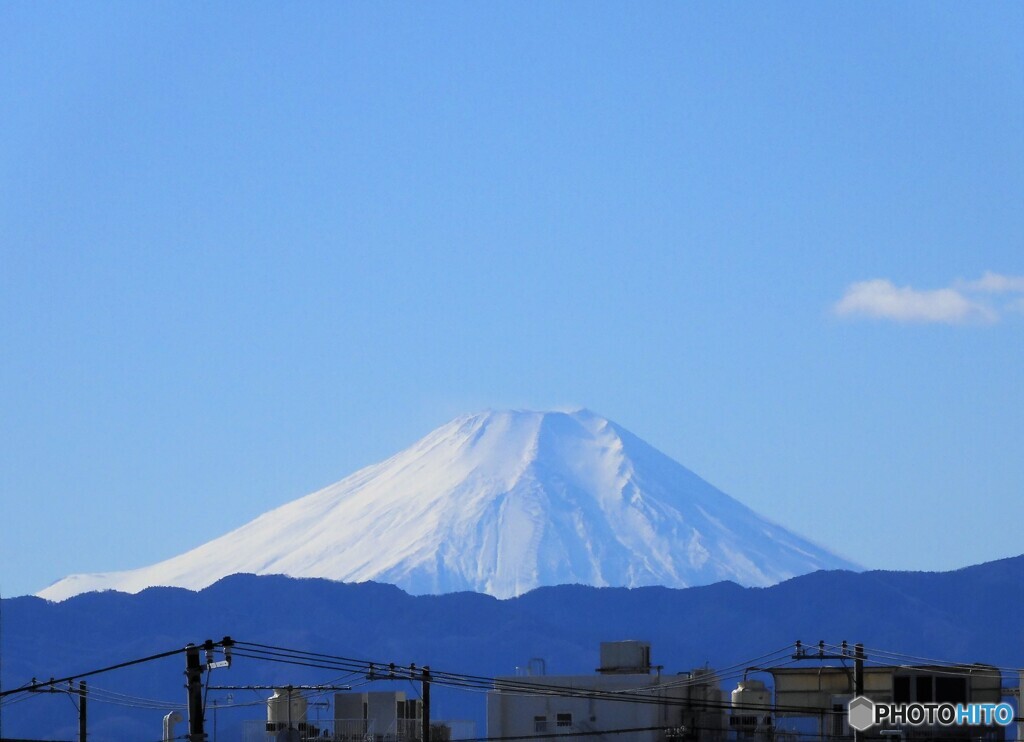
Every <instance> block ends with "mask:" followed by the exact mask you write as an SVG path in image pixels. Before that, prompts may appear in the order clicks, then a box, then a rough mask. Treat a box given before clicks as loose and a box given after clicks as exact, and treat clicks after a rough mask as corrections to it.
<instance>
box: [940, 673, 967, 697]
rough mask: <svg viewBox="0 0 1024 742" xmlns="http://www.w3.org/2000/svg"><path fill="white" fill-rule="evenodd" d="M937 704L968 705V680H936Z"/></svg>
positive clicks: (945, 678)
mask: <svg viewBox="0 0 1024 742" xmlns="http://www.w3.org/2000/svg"><path fill="white" fill-rule="evenodd" d="M935 701H936V703H967V678H951V677H937V678H935Z"/></svg>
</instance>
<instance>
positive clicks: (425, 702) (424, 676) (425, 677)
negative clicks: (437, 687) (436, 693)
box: [420, 665, 430, 742]
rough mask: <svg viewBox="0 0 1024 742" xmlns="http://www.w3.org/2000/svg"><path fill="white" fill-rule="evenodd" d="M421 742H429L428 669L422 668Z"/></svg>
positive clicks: (426, 667)
mask: <svg viewBox="0 0 1024 742" xmlns="http://www.w3.org/2000/svg"><path fill="white" fill-rule="evenodd" d="M420 677H421V679H422V680H423V694H422V695H423V734H422V737H423V742H430V667H429V666H427V665H424V666H423V673H422V675H421V676H420Z"/></svg>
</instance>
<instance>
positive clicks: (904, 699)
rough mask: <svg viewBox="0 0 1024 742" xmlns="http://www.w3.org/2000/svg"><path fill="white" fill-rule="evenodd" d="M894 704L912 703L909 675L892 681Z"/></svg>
mask: <svg viewBox="0 0 1024 742" xmlns="http://www.w3.org/2000/svg"><path fill="white" fill-rule="evenodd" d="M892 702H893V703H910V676H909V675H897V676H896V677H894V678H893V679H892Z"/></svg>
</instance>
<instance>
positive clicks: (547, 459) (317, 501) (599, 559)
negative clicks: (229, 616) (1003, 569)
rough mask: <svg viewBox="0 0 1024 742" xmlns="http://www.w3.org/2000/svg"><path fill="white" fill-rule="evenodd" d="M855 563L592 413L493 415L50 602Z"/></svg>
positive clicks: (674, 581)
mask: <svg viewBox="0 0 1024 742" xmlns="http://www.w3.org/2000/svg"><path fill="white" fill-rule="evenodd" d="M819 569H857V567H856V565H854V564H852V563H850V562H848V561H846V560H844V559H842V558H841V557H838V556H836V555H834V554H832V553H830V552H828V551H826V550H825V549H823V548H822V547H820V546H817V545H815V544H813V543H811V542H810V541H808V540H806V539H804V538H801V537H800V536H797V535H795V534H794V533H792V532H790V531H788V530H786V529H785V528H782V527H781V526H779V525H776V524H774V523H772V522H770V521H768V520H766V519H765V518H763V517H761V516H760V515H758V514H757V513H755V512H754V511H752V510H751V509H750V508H748V507H746V506H745V505H743V504H741V503H740V502H738V501H737V500H735V499H733V498H731V497H729V496H728V495H726V494H724V493H723V492H721V491H720V490H718V489H716V488H715V487H713V486H712V485H711V484H709V483H708V482H706V481H704V480H703V479H701V478H700V477H698V476H697V475H696V474H694V473H693V472H691V471H690V470H688V469H686V468H685V467H684V466H682V465H681V464H679V463H677V462H676V461H674V460H672V459H671V458H669V457H668V456H666V455H665V454H663V453H661V452H659V451H658V450H656V449H655V448H653V447H652V446H650V445H649V444H647V443H645V442H644V441H642V440H641V439H640V438H638V437H636V436H635V435H633V434H632V433H630V432H629V431H627V430H625V429H624V428H622V427H620V426H619V425H617V424H615V423H614V422H611V421H610V420H607V419H605V418H602V417H600V416H598V415H596V414H594V413H592V412H590V411H587V410H580V411H575V412H528V411H506V412H496V411H489V412H484V413H480V414H475V415H467V416H463V417H459V418H456V419H455V420H453V421H451V422H449V423H448V424H446V425H443V426H442V427H440V428H438V429H437V430H435V431H434V432H432V433H430V434H429V435H427V436H426V437H425V438H423V439H421V440H420V441H418V442H417V443H415V444H413V445H412V446H411V447H409V448H407V449H406V450H404V451H402V452H400V453H398V454H396V455H395V456H392V457H391V458H389V459H387V460H386V461H383V462H381V463H379V464H375V465H373V466H369V467H367V468H365V469H362V470H360V471H357V472H356V473H354V474H352V475H350V476H348V477H346V478H345V479H342V480H341V481H340V482H337V483H336V484H332V485H330V486H329V487H326V488H324V489H322V490H320V491H318V492H314V493H313V494H310V495H307V496H305V497H302V498H300V499H298V500H294V501H293V502H290V503H288V504H286V505H283V506H281V507H278V508H276V509H274V510H271V511H269V512H267V513H264V514H263V515H261V516H259V517H258V518H256V519H255V520H253V521H251V522H250V523H248V524H246V525H244V526H242V527H240V528H238V529H236V530H234V531H232V532H230V533H228V534H226V535H224V536H221V537H220V538H217V539H214V540H213V541H210V542H208V543H206V544H204V545H202V546H199V547H197V548H195V549H192V550H191V551H188V552H186V553H184V554H181V555H179V556H176V557H173V558H171V559H168V560H166V561H163V562H159V563H157V564H154V565H152V566H149V567H142V568H139V569H133V570H128V571H124V572H110V573H105V574H87V575H71V576H69V577H66V578H64V579H62V580H59V581H58V582H56V583H54V584H53V585H51V586H50V587H48V588H46V589H44V590H42V591H41V592H39V593H38V595H39V596H40V597H42V598H46V599H49V600H63V599H65V598H68V597H70V596H72V595H77V594H79V593H84V592H90V591H95V590H108V589H113V590H119V591H123V592H129V593H135V592H139V591H141V590H143V589H145V588H147V587H151V586H177V587H185V588H190V589H200V588H204V587H206V586H208V585H211V584H212V583H214V582H216V581H217V580H218V579H220V578H222V577H225V576H227V575H231V574H235V573H241V572H244V573H255V574H284V575H290V576H292V577H326V578H330V579H334V580H343V581H346V582H363V581H368V580H374V581H377V582H385V583H391V584H394V585H397V586H398V587H400V588H402V589H404V590H405V591H407V592H409V593H411V594H414V595H420V594H436V593H450V592H458V591H463V590H469V591H474V592H480V593H487V594H490V595H493V596H495V597H498V598H508V597H513V596H517V595H519V594H521V593H523V592H526V591H528V590H531V589H533V588H536V587H540V586H547V585H558V584H568V583H580V584H586V585H593V586H624V587H639V586H647V585H664V586H667V587H687V586H693V585H704V584H709V583H712V582H718V581H721V580H732V581H733V582H737V583H739V584H741V585H745V586H766V585H771V584H774V583H776V582H779V581H782V580H785V579H788V578H790V577H793V576H796V575H800V574H805V573H808V572H813V571H816V570H819Z"/></svg>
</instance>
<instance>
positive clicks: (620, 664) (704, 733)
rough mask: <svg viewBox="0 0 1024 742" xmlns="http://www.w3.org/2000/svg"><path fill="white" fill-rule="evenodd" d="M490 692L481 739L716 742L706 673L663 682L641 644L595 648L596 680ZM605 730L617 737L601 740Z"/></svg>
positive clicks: (711, 685)
mask: <svg viewBox="0 0 1024 742" xmlns="http://www.w3.org/2000/svg"><path fill="white" fill-rule="evenodd" d="M495 686H496V687H495V690H493V691H491V692H490V693H488V698H487V736H488V737H515V736H521V735H522V736H528V735H538V734H551V735H558V734H563V733H567V732H572V733H574V734H580V735H581V736H578V737H574V739H578V740H582V741H584V742H587V741H589V740H593V741H595V742H596V740H598V739H602V740H608V739H623V740H625V739H628V740H630V741H631V742H662V741H663V740H666V739H685V738H687V737H690V738H695V734H694V733H695V732H697V731H698V730H699V731H700V734H701V737H700V738H701V739H706V740H714V739H718V738H724V731H723V730H724V715H723V713H722V709H723V704H722V692H721V690H720V689H719V688H718V682H717V679H716V677H715V675H714V673H713V672H711V671H710V670H707V669H704V670H698V671H695V672H693V673H685V674H681V675H668V676H664V675H662V674H661V669H660V668H656V667H653V666H652V665H651V648H650V644H648V643H646V642H638V641H623V642H603V643H602V644H601V667H600V668H598V671H597V674H596V675H529V676H510V677H503V678H497V679H496V683H495ZM621 730H633V731H630V732H629V733H628V734H624V733H623V732H622V731H621ZM612 731H619V735H616V736H614V737H607V736H605V737H602V736H601V734H602V733H607V732H612ZM588 732H592V733H593V736H591V735H589V734H587V733H588ZM620 735H621V736H620Z"/></svg>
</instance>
